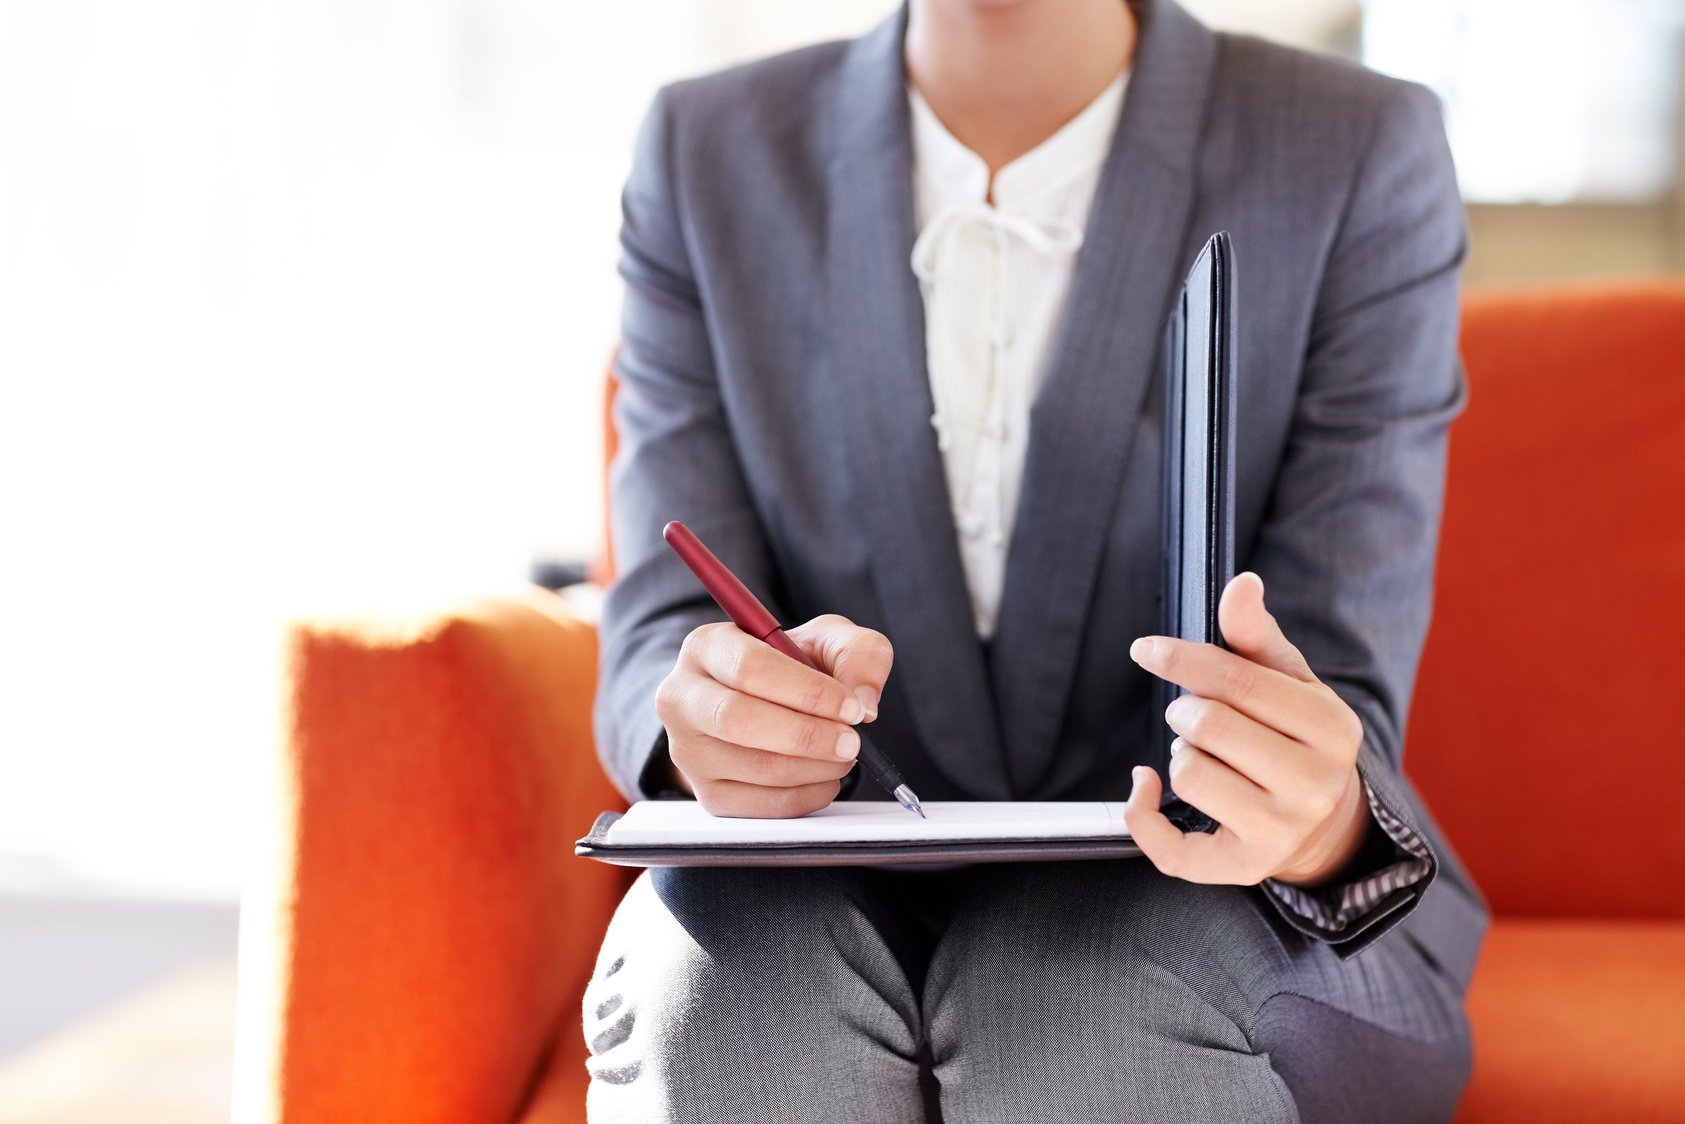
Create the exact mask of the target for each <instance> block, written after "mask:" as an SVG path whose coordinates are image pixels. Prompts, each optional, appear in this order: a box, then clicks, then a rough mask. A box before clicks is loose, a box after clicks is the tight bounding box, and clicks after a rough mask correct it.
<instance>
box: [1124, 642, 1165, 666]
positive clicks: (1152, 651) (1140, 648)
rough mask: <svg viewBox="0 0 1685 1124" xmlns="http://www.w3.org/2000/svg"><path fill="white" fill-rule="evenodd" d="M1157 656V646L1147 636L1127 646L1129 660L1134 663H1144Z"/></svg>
mask: <svg viewBox="0 0 1685 1124" xmlns="http://www.w3.org/2000/svg"><path fill="white" fill-rule="evenodd" d="M1157 654H1158V644H1157V643H1156V642H1155V641H1154V640H1153V639H1152V638H1151V637H1147V636H1143V637H1141V638H1140V639H1139V640H1137V641H1135V643H1133V644H1131V645H1130V646H1129V658H1130V659H1132V660H1134V661H1135V662H1136V663H1146V662H1148V661H1149V660H1151V659H1152V658H1153V657H1154V656H1155V655H1157Z"/></svg>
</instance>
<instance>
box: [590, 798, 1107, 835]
mask: <svg viewBox="0 0 1685 1124" xmlns="http://www.w3.org/2000/svg"><path fill="white" fill-rule="evenodd" d="M924 812H925V815H926V816H927V817H929V818H928V819H922V820H921V819H919V817H918V816H917V815H916V814H914V813H912V812H909V811H907V809H905V808H903V807H902V806H901V805H899V804H896V803H894V802H893V801H888V800H884V801H872V800H844V801H840V802H838V803H836V804H832V805H831V806H830V807H828V808H822V809H820V810H819V811H817V812H814V813H813V814H812V815H807V816H803V817H801V818H800V819H793V820H748V819H733V818H729V817H725V816H711V815H709V814H708V813H707V812H705V811H703V810H702V805H701V804H699V803H697V802H696V801H694V800H643V801H639V802H638V803H636V804H634V805H632V807H631V809H630V810H629V811H628V812H627V813H626V814H625V815H624V816H621V817H620V819H618V820H616V821H615V822H614V824H613V825H612V826H611V827H610V828H609V829H608V836H607V839H606V842H607V843H608V844H609V845H610V846H622V847H685V846H700V847H706V846H711V845H741V844H755V843H760V844H769V845H786V846H787V845H790V844H798V845H799V844H814V845H821V844H835V843H843V844H847V843H938V842H945V841H948V840H955V839H987V840H1017V839H1025V840H1032V839H1127V838H1128V837H1129V831H1128V829H1127V828H1125V827H1124V823H1123V804H1122V803H1121V802H1120V803H1100V802H1082V803H1075V802H1056V803H1028V802H1025V803H1019V802H1010V801H1009V802H1000V803H990V802H983V801H940V800H938V801H927V802H926V803H925V804H924Z"/></svg>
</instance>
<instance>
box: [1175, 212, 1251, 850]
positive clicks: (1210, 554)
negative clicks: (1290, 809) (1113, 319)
mask: <svg viewBox="0 0 1685 1124" xmlns="http://www.w3.org/2000/svg"><path fill="white" fill-rule="evenodd" d="M1234 291H1235V290H1234V244H1233V242H1232V241H1231V240H1230V238H1229V234H1228V232H1227V231H1219V232H1218V233H1216V234H1213V235H1212V236H1211V237H1210V238H1209V239H1208V240H1207V241H1206V243H1205V248H1204V249H1202V250H1201V251H1200V252H1199V256H1198V257H1197V258H1195V259H1194V264H1193V268H1192V269H1191V270H1189V271H1188V278H1187V280H1186V281H1185V282H1184V283H1183V285H1182V292H1181V295H1180V297H1179V298H1178V299H1177V301H1176V306H1175V308H1174V309H1172V310H1171V313H1170V322H1169V324H1168V325H1166V327H1165V332H1164V549H1163V560H1164V563H1163V564H1164V573H1163V583H1162V594H1161V595H1162V597H1163V610H1164V621H1163V626H1162V627H1163V629H1164V634H1165V635H1166V636H1179V637H1181V638H1182V639H1183V640H1192V641H1194V642H1195V643H1200V644H1217V645H1220V646H1221V645H1223V634H1222V632H1221V631H1220V630H1219V629H1218V627H1217V602H1218V600H1219V598H1221V597H1222V595H1223V587H1224V586H1226V585H1227V584H1228V583H1229V579H1230V578H1232V577H1234V510H1235V342H1234V337H1235V331H1234V303H1235V297H1234ZM1181 694H1186V692H1185V691H1184V690H1183V689H1182V688H1180V687H1178V686H1176V685H1175V684H1173V683H1166V682H1164V681H1163V680H1160V681H1159V684H1158V700H1159V713H1160V714H1162V713H1164V708H1165V707H1167V706H1169V705H1170V702H1171V700H1172V699H1174V698H1176V696H1177V695H1181ZM1175 738H1176V734H1175V731H1173V730H1171V729H1170V727H1169V726H1166V725H1160V726H1159V745H1158V752H1159V775H1160V776H1161V777H1169V775H1170V772H1169V769H1170V743H1171V742H1172V741H1174V740H1175ZM1165 814H1166V815H1167V816H1169V817H1170V818H1171V819H1173V820H1175V821H1176V822H1177V823H1178V824H1179V825H1180V826H1181V827H1183V828H1184V829H1186V830H1195V831H1199V830H1210V829H1211V828H1212V827H1214V826H1215V825H1214V824H1213V823H1212V821H1211V820H1210V819H1209V818H1208V817H1206V816H1204V815H1202V814H1201V813H1200V812H1198V811H1197V810H1195V809H1194V808H1191V807H1189V806H1188V805H1187V804H1185V803H1183V802H1181V801H1179V800H1177V799H1175V796H1174V794H1173V793H1167V794H1166V800H1165Z"/></svg>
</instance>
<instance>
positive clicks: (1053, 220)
mask: <svg viewBox="0 0 1685 1124" xmlns="http://www.w3.org/2000/svg"><path fill="white" fill-rule="evenodd" d="M1126 80H1127V75H1126V74H1120V75H1118V77H1117V79H1116V80H1114V81H1113V82H1112V84H1111V85H1109V86H1107V87H1106V89H1105V90H1103V91H1102V92H1101V93H1100V95H1099V96H1098V97H1096V98H1095V99H1094V100H1093V101H1092V102H1090V103H1089V104H1088V106H1087V107H1086V108H1084V109H1083V110H1082V112H1080V113H1078V114H1077V115H1076V116H1075V117H1073V118H1072V119H1071V120H1070V121H1069V122H1067V123H1066V124H1065V125H1064V127H1062V128H1061V129H1060V130H1059V131H1058V132H1057V133H1054V134H1053V135H1052V136H1051V137H1049V138H1048V139H1047V140H1045V141H1043V142H1042V143H1041V144H1039V145H1037V146H1036V147H1035V148H1034V149H1032V150H1031V151H1029V152H1027V153H1025V154H1024V155H1023V156H1020V157H1019V158H1018V159H1016V160H1014V161H1013V162H1012V163H1010V164H1008V165H1007V166H1006V167H1004V168H1002V169H1001V170H1000V171H999V172H998V173H997V174H996V175H995V180H994V194H993V202H992V203H991V202H990V201H989V198H990V192H989V168H988V165H987V164H985V163H984V161H983V158H982V157H980V156H978V155H977V154H976V153H975V152H972V151H971V150H970V149H968V148H966V147H965V146H964V145H963V144H961V143H960V142H959V141H958V140H957V139H955V137H954V135H953V134H952V133H950V132H948V130H947V128H946V127H945V126H944V125H943V124H942V122H941V121H939V120H937V118H936V114H935V113H933V112H932V111H931V109H930V106H929V105H928V104H926V103H925V100H924V98H922V97H920V96H919V94H918V91H916V90H913V89H911V88H909V89H908V91H907V99H908V101H909V102H910V103H911V108H912V139H913V182H914V202H915V207H916V211H915V217H916V221H917V224H918V230H919V235H918V239H917V241H916V242H915V243H914V244H913V256H912V267H913V272H914V273H915V274H916V275H917V276H918V279H919V286H920V289H921V291H922V293H923V294H924V322H925V362H926V367H927V369H928V371H929V375H930V393H931V398H932V400H933V401H934V402H935V404H936V413H935V414H934V415H933V416H932V417H931V419H930V421H931V424H932V425H933V426H934V427H935V428H936V436H937V445H938V447H939V448H940V449H941V450H942V458H943V463H944V466H945V467H946V469H947V476H948V499H949V503H950V504H951V506H952V508H953V513H954V525H955V527H956V528H957V529H958V531H959V545H960V558H961V560H962V561H963V563H964V565H965V578H966V585H967V587H968V589H969V590H970V594H971V609H972V617H973V620H974V622H975V624H976V627H977V634H978V635H979V636H982V637H984V638H985V639H986V638H988V637H990V636H992V635H993V634H994V628H995V614H996V612H997V610H998V609H999V607H1000V598H1001V587H1002V584H1003V582H1004V580H1005V577H1006V551H1007V545H1008V543H1009V542H1010V540H1011V537H1012V523H1013V519H1014V516H1015V514H1016V511H1017V506H1018V490H1019V486H1020V484H1021V482H1022V480H1023V474H1024V455H1025V452H1026V450H1027V447H1028V441H1029V419H1030V406H1031V404H1032V403H1033V402H1034V401H1035V396H1036V390H1037V388H1038V387H1039V386H1040V385H1041V380H1042V374H1043V370H1044V368H1045V367H1046V366H1047V360H1048V354H1049V352H1050V351H1051V349H1052V345H1053V338H1054V333H1055V330H1056V329H1057V327H1058V324H1059V314H1060V310H1061V309H1062V308H1063V307H1064V304H1065V295H1066V293H1067V292H1068V291H1069V289H1070V286H1071V274H1072V271H1073V270H1074V269H1075V267H1076V254H1077V249H1078V247H1080V246H1081V245H1082V235H1083V228H1084V226H1085V225H1086V223H1087V221H1088V211H1089V206H1090V204H1091V203H1092V202H1093V200H1094V189H1095V188H1096V187H1097V186H1098V184H1099V180H1100V167H1101V165H1102V164H1104V163H1105V160H1106V153H1107V152H1108V151H1109V150H1110V148H1111V144H1112V135H1113V133H1114V132H1116V130H1117V123H1118V117H1119V115H1120V114H1121V113H1122V111H1123V94H1124V86H1125V84H1126Z"/></svg>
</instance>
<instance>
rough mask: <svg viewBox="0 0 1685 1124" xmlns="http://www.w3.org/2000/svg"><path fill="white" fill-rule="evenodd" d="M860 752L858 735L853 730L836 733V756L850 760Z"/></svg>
mask: <svg viewBox="0 0 1685 1124" xmlns="http://www.w3.org/2000/svg"><path fill="white" fill-rule="evenodd" d="M859 753H860V735H859V734H857V733H855V732H854V731H853V730H844V731H843V732H842V733H840V734H838V735H837V756H838V757H840V758H842V759H843V760H844V761H852V760H854V758H855V757H856V756H858V755H859Z"/></svg>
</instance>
